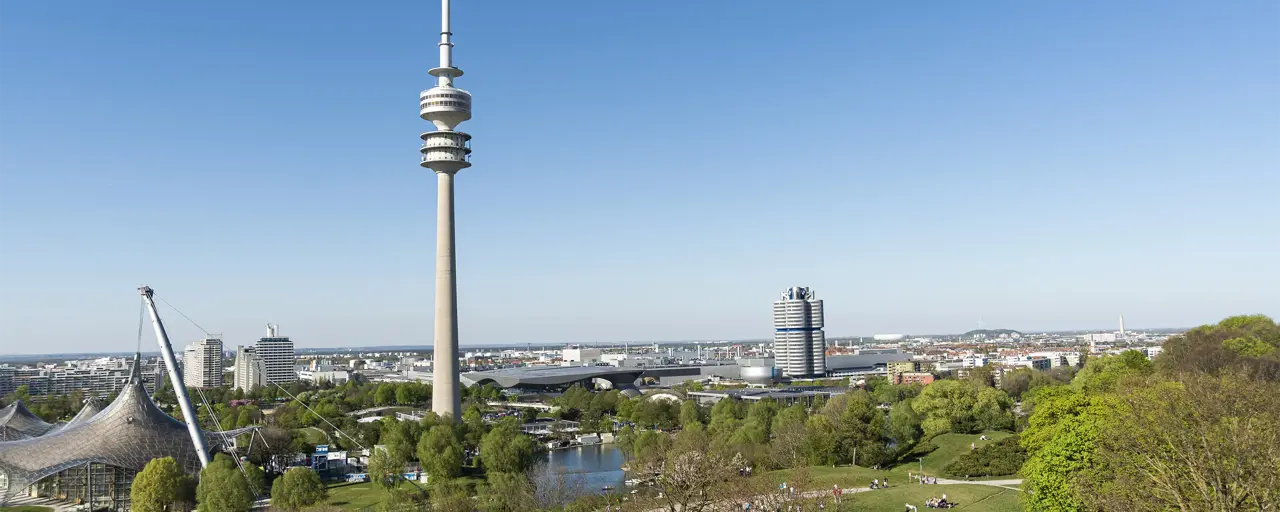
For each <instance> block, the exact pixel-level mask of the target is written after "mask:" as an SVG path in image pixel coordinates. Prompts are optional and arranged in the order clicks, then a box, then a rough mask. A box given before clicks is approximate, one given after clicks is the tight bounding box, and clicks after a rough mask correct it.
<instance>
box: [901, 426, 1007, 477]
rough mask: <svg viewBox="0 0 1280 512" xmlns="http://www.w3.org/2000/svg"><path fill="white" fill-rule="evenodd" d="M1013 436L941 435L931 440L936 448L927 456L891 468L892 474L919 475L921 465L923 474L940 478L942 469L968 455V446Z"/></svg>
mask: <svg viewBox="0 0 1280 512" xmlns="http://www.w3.org/2000/svg"><path fill="white" fill-rule="evenodd" d="M983 435H986V436H987V440H986V441H982V440H980V438H981V437H982V436H983ZM1011 435H1013V434H1010V433H1008V432H983V433H982V434H942V435H940V436H937V437H935V438H933V444H934V445H935V446H937V447H938V448H937V449H936V450H934V451H932V452H929V454H928V455H925V456H924V457H922V458H921V459H920V460H919V461H918V462H916V463H908V464H903V465H900V466H898V467H895V468H893V470H892V472H893V473H894V474H902V475H906V474H907V473H908V472H910V473H912V474H918V473H920V468H921V465H922V464H921V463H923V467H924V474H926V475H930V476H937V477H941V476H942V468H945V467H947V464H950V463H952V462H953V461H955V460H956V459H958V458H960V456H961V455H964V454H966V453H969V451H970V450H971V448H970V446H971V445H972V446H976V447H979V448H980V447H982V446H985V445H987V444H988V443H991V442H994V441H999V440H1001V439H1004V438H1006V437H1009V436H1011Z"/></svg>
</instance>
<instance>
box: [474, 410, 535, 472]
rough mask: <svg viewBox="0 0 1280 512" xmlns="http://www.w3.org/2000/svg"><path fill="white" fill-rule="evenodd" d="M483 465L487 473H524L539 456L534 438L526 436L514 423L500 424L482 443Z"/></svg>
mask: <svg viewBox="0 0 1280 512" xmlns="http://www.w3.org/2000/svg"><path fill="white" fill-rule="evenodd" d="M480 453H481V456H480V457H481V459H480V460H481V463H483V464H484V467H485V470H486V471H497V472H500V473H524V471H525V470H527V469H529V468H531V467H533V464H534V462H535V461H537V458H538V456H539V454H540V453H539V450H538V445H537V444H536V443H535V442H534V440H533V438H531V437H529V436H526V435H524V434H523V433H521V432H520V429H519V427H518V426H516V424H515V423H514V422H511V421H503V422H501V423H498V424H497V425H495V426H494V427H493V430H490V431H489V433H488V434H485V435H484V438H483V439H482V440H481V441H480Z"/></svg>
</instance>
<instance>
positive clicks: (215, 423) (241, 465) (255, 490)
mask: <svg viewBox="0 0 1280 512" xmlns="http://www.w3.org/2000/svg"><path fill="white" fill-rule="evenodd" d="M195 389H196V393H198V394H199V395H200V401H201V402H203V403H204V408H205V410H207V411H209V419H210V420H212V421H213V428H216V429H218V434H219V435H220V436H222V442H223V443H224V446H226V445H230V444H231V440H230V439H228V438H227V434H226V431H225V430H223V428H222V422H221V421H219V420H218V415H217V414H215V413H214V412H213V406H211V405H209V399H208V398H205V396H204V390H203V389H200V388H195ZM231 459H232V460H235V461H236V467H238V468H240V474H241V475H243V476H244V481H245V483H248V484H249V490H251V491H253V496H254V497H255V498H256V497H258V496H261V494H259V493H258V486H256V485H253V480H252V479H250V478H249V472H248V471H247V470H245V469H244V463H243V462H241V461H240V457H236V456H235V455H234V454H232V456H231Z"/></svg>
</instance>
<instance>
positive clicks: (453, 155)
mask: <svg viewBox="0 0 1280 512" xmlns="http://www.w3.org/2000/svg"><path fill="white" fill-rule="evenodd" d="M452 35H453V33H452V32H450V31H449V0H441V23H440V67H437V68H434V69H432V70H431V71H430V73H431V76H434V77H436V86H435V87H432V88H430V89H427V90H425V91H422V94H421V95H420V102H419V105H418V106H419V113H420V114H421V115H422V118H423V119H425V120H427V121H431V124H434V125H435V127H436V130H435V131H432V132H426V133H424V134H422V150H421V151H422V166H423V167H426V168H428V169H431V170H433V171H435V173H436V186H437V191H436V318H435V346H434V352H433V353H432V356H431V357H432V364H433V368H432V373H433V375H434V377H433V379H432V386H433V391H432V395H431V410H432V411H434V412H435V413H436V414H439V415H442V416H443V415H445V414H448V415H450V416H452V417H453V420H454V421H459V419H460V417H461V416H460V415H461V413H462V411H461V409H462V401H461V396H460V395H459V389H458V386H459V383H458V280H457V274H456V273H455V272H454V268H455V264H456V263H457V258H456V256H455V255H454V248H453V238H454V237H453V175H454V174H457V172H458V171H461V170H463V169H466V168H467V167H471V162H470V161H469V160H470V155H471V136H470V135H467V134H466V133H463V132H460V131H457V130H455V129H454V128H457V126H458V125H459V124H462V122H463V121H466V120H468V119H471V93H469V92H467V91H464V90H462V89H458V88H456V87H454V86H453V79H454V78H457V77H460V76H462V70H461V69H458V68H455V67H453V42H451V41H450V37H451V36H452Z"/></svg>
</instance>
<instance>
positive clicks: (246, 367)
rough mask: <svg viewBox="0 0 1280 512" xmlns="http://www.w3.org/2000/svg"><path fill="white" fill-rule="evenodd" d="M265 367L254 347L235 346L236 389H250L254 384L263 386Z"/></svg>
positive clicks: (264, 383) (264, 382)
mask: <svg viewBox="0 0 1280 512" xmlns="http://www.w3.org/2000/svg"><path fill="white" fill-rule="evenodd" d="M266 373H267V367H266V365H265V364H263V362H262V357H260V356H258V352H257V350H256V349H254V347H245V346H237V347H236V366H235V370H234V374H235V376H234V378H235V383H234V387H235V388H236V389H243V390H245V391H252V390H253V388H254V386H264V385H266V381H265V380H264V379H263V377H265V376H266Z"/></svg>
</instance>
